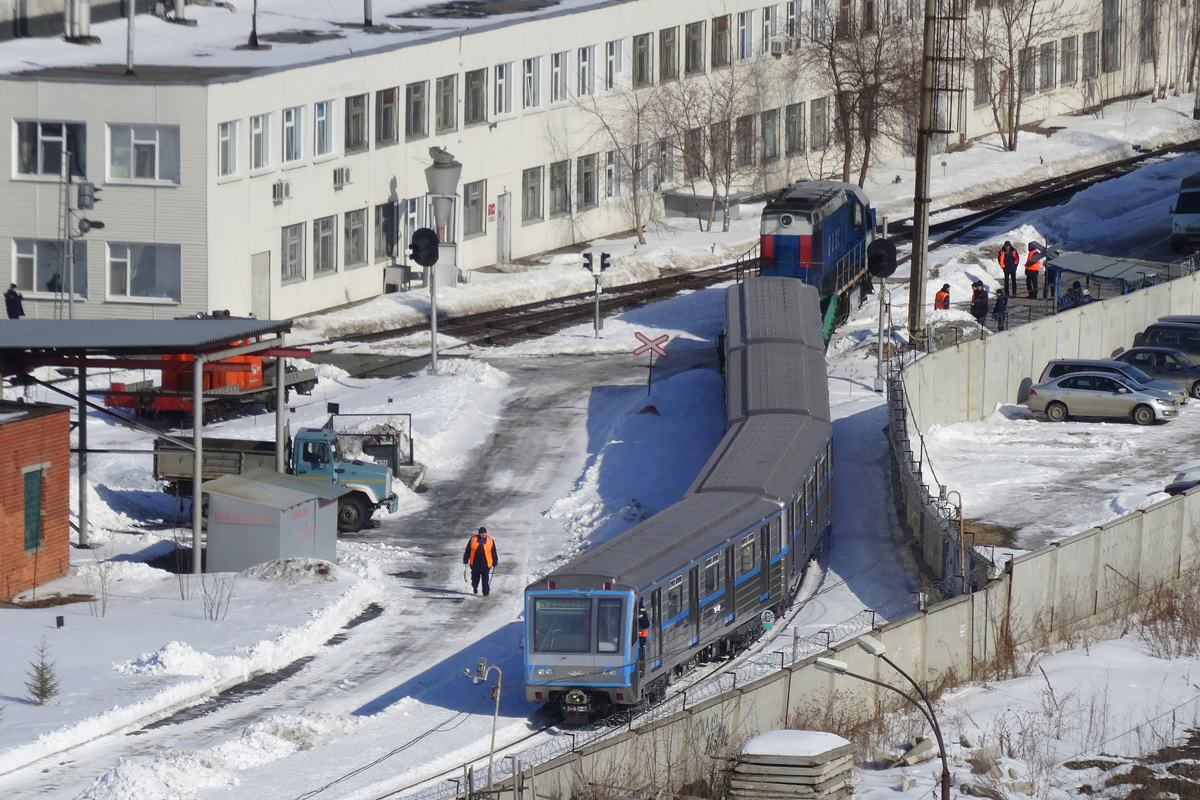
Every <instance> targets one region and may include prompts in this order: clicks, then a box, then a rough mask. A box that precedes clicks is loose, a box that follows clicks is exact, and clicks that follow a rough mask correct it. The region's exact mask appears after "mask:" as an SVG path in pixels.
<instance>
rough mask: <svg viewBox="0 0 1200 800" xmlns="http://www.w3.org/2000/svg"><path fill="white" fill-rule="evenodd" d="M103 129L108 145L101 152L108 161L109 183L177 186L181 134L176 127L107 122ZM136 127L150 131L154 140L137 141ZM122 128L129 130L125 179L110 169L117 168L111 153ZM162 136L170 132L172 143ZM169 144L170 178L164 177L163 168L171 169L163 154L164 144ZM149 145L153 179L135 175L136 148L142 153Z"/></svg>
mask: <svg viewBox="0 0 1200 800" xmlns="http://www.w3.org/2000/svg"><path fill="white" fill-rule="evenodd" d="M105 127H106V132H107V135H108V143H107V144H108V146H107V147H106V148H105V151H106V152H107V154H108V158H107V159H106V160H107V162H108V169H107V173H108V175H107V179H108V181H109V182H110V183H123V184H149V185H155V186H167V185H172V186H179V185H180V184H181V183H182V174H181V173H182V169H183V165H182V163H181V155H182V152H181V151H182V142H181V140H180V135H181V131H180V127H179V126H178V125H156V124H150V125H143V124H141V123H122V122H109V123H107V125H106V126H105ZM138 128H143V129H153V131H154V140H153V141H150V140H149V139H144V138H143V139H138V138H137V133H136V129H138ZM125 129H128V131H129V175H128V176H127V177H126V176H118V175H114V174H113V167H114V166H116V165H117V164H116V158H115V152H116V148H117V146H118V145H117V141H116V138H117V135H118V134H119V132H121V131H124V130H125ZM164 133H167V134H171V133H173V134H174V141H173V142H171V141H167V142H164V141H163V134H164ZM172 143H173V144H174V164H173V166H174V168H175V170H176V172H175V174H174V175H173V176H165V177H164V171H165V170H164V167H166V168H167V169H169V168H170V166H172V164H171V162H170V161H169V160H168V159H169V156H168V155H167V153H168V147H167V145H170V144H172ZM150 146H153V148H154V176H153V177H144V176H138V175H137V174H136V172H137V170H138V167H139V162H140V161H141V159H140V158H139V147H141V148H143V150H142V151H141V152H145V150H144V149H145V148H147V147H150Z"/></svg>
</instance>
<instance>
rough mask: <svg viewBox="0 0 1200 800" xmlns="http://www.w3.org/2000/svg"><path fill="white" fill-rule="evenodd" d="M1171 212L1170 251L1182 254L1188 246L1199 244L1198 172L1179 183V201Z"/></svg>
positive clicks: (1199, 194) (1199, 184)
mask: <svg viewBox="0 0 1200 800" xmlns="http://www.w3.org/2000/svg"><path fill="white" fill-rule="evenodd" d="M1169 211H1170V212H1171V215H1172V216H1171V250H1172V251H1173V252H1176V253H1182V252H1183V248H1184V247H1186V246H1187V245H1189V244H1192V243H1196V244H1200V172H1197V173H1196V174H1195V175H1188V176H1187V177H1186V178H1184V179H1183V180H1182V181H1180V182H1179V199H1178V200H1176V201H1175V206H1174V207H1173V208H1171V209H1169Z"/></svg>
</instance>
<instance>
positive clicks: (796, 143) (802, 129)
mask: <svg viewBox="0 0 1200 800" xmlns="http://www.w3.org/2000/svg"><path fill="white" fill-rule="evenodd" d="M804 106H805V104H804V102H799V103H789V104H788V105H787V106H786V107H785V108H784V114H783V115H784V120H783V151H784V154H785V155H787V156H789V157H790V156H795V155H802V154H803V153H804V152H805V144H806V142H807V139H808V136H807V135H806V134H807V128H808V126H807V125H806V124H805V122H806V120H807V117H806V116H805V114H806V109H805V107H804Z"/></svg>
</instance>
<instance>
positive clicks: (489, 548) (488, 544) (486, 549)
mask: <svg viewBox="0 0 1200 800" xmlns="http://www.w3.org/2000/svg"><path fill="white" fill-rule="evenodd" d="M478 549H479V537H478V536H472V537H471V555H470V556H469V557H468V558H467V561H468V562H469V563H470V564H471V565H472V566H474V565H475V551H476V550H478ZM494 550H495V545H493V544H492V537H491V536H488V537H487V538H486V539H484V540H483V559H484V561H486V562H487V565H488V569H491V568H492V566H493V562H494V558H493V556H492V554H493V551H494Z"/></svg>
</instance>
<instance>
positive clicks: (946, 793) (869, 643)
mask: <svg viewBox="0 0 1200 800" xmlns="http://www.w3.org/2000/svg"><path fill="white" fill-rule="evenodd" d="M857 641H858V646H859V647H861V648H862V649H863V650H865V651H867V652H868V653H870V654H871V655H873V656H875V657H876V658H880V659H883V661H884V662H886V663H887V665H888V666H890V667H891V668H892V669H894V670H896V672H899V673H900V674H901V675H903V676H904V678H905V680H907V681H908V682H909V683H911V684H912V685H913V688H914V689H916V690H917V694H918V695H919V696H920V698H921V701H920V702H918V700H917V698H915V697H913V696H912V695H911V694H909V693H908V692H905V691H901V690H900V689H897V688H896V687H895V686H892V685H891V684H890V683H884V682H883V681H877V680H875V679H874V678H868V677H867V676H866V675H859V674H857V673H854V672H850V669H849V665H847V664H846V662H844V661H836V660H834V659H832V658H818V659H817V661H816V664H815V666H816V668H817V669H819V670H821V671H822V672H831V673H833V674H835V675H848V676H850V677H851V678H858V679H859V680H860V681H866V682H867V683H872V684H874V685H876V686H882V687H883V688H884V689H890V690H891V691H893V692H895V693H896V694H898V695H900V696H901V697H903V698H904V699H905V700H907V701H908V702H910V703H912V704H913V705H914V706H916V707H917V708H918V709H920V711H921V713H922V714H924V715H925V719H927V720H929V725H930V727H931V728H933V735H934V737H935V738H936V739H937V743H938V753H939V755H941V757H942V796H941V800H950V763H949V761H947V759H946V744H945V742H944V741H943V740H942V729H941V726H939V725H938V721H937V716H936V715H935V714H934V711H933V703H932V702H930V700H929V695H927V694H925V691H924V690H923V689H922V688H921V686H920V685H919V684H918V683H917V682H916V681H914V680H913V679H912V677H911V676H909V674H908V673H907V672H905V671H904V670H902V669H900V667H898V666H896V662H894V661H892V660H891V659H890V658H888V657H887V656H886V655H884V653H885V652H886V651H887V645H885V644H884V643H883V642H881V641H879V640H878V639H873V638H871V637H870V636H860V637H858V640H857Z"/></svg>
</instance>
